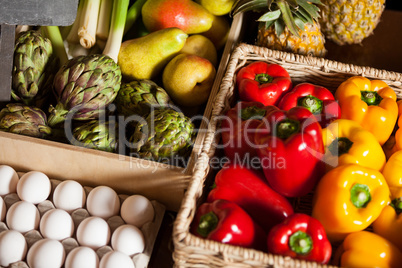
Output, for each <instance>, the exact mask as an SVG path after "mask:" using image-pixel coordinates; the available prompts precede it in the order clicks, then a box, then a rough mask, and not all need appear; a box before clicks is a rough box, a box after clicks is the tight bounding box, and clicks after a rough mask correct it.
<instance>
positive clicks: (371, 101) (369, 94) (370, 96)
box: [361, 91, 382, 106]
mask: <svg viewBox="0 0 402 268" xmlns="http://www.w3.org/2000/svg"><path fill="white" fill-rule="evenodd" d="M361 99H362V101H364V102H365V103H367V105H369V106H371V105H374V106H377V105H378V104H380V102H381V101H382V97H381V96H380V95H379V94H378V93H377V92H375V91H361Z"/></svg>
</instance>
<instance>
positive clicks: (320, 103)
mask: <svg viewBox="0 0 402 268" xmlns="http://www.w3.org/2000/svg"><path fill="white" fill-rule="evenodd" d="M296 106H302V107H305V108H307V109H309V110H310V112H311V113H313V114H314V116H315V117H316V118H317V121H318V122H320V125H321V127H323V128H325V127H326V126H327V125H328V124H329V123H331V122H332V121H333V120H335V119H338V118H340V117H341V107H340V106H339V104H338V102H337V101H336V100H335V97H334V95H333V94H332V93H331V91H329V90H328V89H327V88H325V87H322V86H317V85H313V84H310V83H301V84H298V85H296V86H295V87H294V88H293V89H292V90H291V91H289V92H288V93H286V94H285V95H284V96H283V97H282V98H281V100H280V102H279V104H278V107H279V109H282V110H285V111H287V110H289V109H291V108H293V107H296Z"/></svg>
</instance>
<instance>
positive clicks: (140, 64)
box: [117, 27, 188, 81]
mask: <svg viewBox="0 0 402 268" xmlns="http://www.w3.org/2000/svg"><path fill="white" fill-rule="evenodd" d="M187 37H188V35H187V34H186V33H185V32H184V31H183V30H181V29H179V28H175V27H173V28H167V29H162V30H158V31H155V32H152V33H149V34H147V35H145V36H142V37H138V38H134V39H130V40H127V41H124V42H123V43H122V44H121V48H120V52H119V56H118V62H117V63H118V64H119V66H120V68H121V73H122V75H123V78H124V79H125V80H128V81H131V80H139V79H151V80H152V79H155V78H156V77H158V75H160V74H161V73H162V70H163V68H164V67H165V65H166V64H167V63H168V62H169V61H170V60H171V59H172V58H173V57H174V56H176V55H177V54H178V53H179V52H180V50H181V49H182V48H183V46H184V44H185V43H186V40H187Z"/></svg>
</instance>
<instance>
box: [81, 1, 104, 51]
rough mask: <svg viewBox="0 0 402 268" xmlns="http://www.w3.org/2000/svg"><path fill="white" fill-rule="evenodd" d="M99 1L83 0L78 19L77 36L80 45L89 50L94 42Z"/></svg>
mask: <svg viewBox="0 0 402 268" xmlns="http://www.w3.org/2000/svg"><path fill="white" fill-rule="evenodd" d="M99 8H100V0H85V1H84V6H83V10H82V16H81V18H80V23H79V25H80V26H79V28H78V36H79V37H80V44H81V46H83V47H84V48H91V47H93V46H94V45H95V42H96V27H97V25H98V15H99Z"/></svg>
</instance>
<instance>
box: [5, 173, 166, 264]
mask: <svg viewBox="0 0 402 268" xmlns="http://www.w3.org/2000/svg"><path fill="white" fill-rule="evenodd" d="M21 175H22V173H19V176H20V177H21ZM50 182H51V186H52V190H51V192H50V195H49V197H48V199H47V200H45V201H43V202H41V203H39V204H37V205H36V207H37V208H38V210H39V214H40V217H41V218H42V216H43V215H44V214H45V213H46V212H47V211H48V210H50V209H54V208H55V206H54V204H53V202H52V196H53V191H54V189H55V188H56V186H57V185H58V184H59V183H60V182H61V180H56V179H50ZM83 187H84V190H85V194H86V196H88V194H89V192H90V191H91V190H92V189H93V187H89V186H83ZM118 196H119V199H120V204H122V203H123V201H124V200H125V199H126V198H127V197H129V195H126V194H119V193H118ZM3 200H4V203H5V205H6V210H7V211H8V209H9V208H10V207H11V205H12V204H14V203H16V202H18V201H20V198H19V197H18V195H17V193H10V194H7V195H5V196H3ZM150 201H151V204H152V206H153V208H154V211H155V216H154V219H153V221H151V222H148V223H145V224H144V225H143V226H142V227H141V228H140V230H141V231H142V233H143V235H144V240H145V248H144V251H143V252H142V253H137V254H134V255H133V256H132V261H133V263H134V266H135V267H136V268H145V267H147V266H148V263H149V261H150V258H151V255H152V251H153V247H154V244H155V241H156V238H157V235H158V232H159V229H160V227H161V224H162V220H163V217H164V214H165V206H164V205H162V204H161V203H159V202H158V201H155V200H150ZM70 215H71V218H72V219H73V222H74V233H73V235H72V236H71V237H69V238H66V239H64V240H61V241H60V242H61V243H62V245H63V247H64V251H65V256H66V257H67V255H68V253H69V252H70V251H71V250H73V249H74V248H76V247H78V246H79V243H78V241H77V239H76V230H77V227H78V225H79V224H80V223H81V222H82V221H83V220H84V219H86V218H88V217H90V216H91V215H90V213H89V212H88V210H87V209H86V207H85V206H84V207H83V208H79V209H76V210H74V211H73V212H71V214H70ZM106 222H107V223H108V225H109V228H110V233H111V235H112V234H113V232H114V230H116V229H117V228H118V227H119V226H121V225H123V224H125V222H124V220H123V219H122V218H121V216H120V215H116V216H112V217H110V218H109V219H107V220H106ZM6 230H9V228H8V227H7V224H6V223H5V222H0V233H1V232H3V231H6ZM23 235H24V237H25V239H26V242H27V246H28V250H27V252H28V251H29V249H30V247H31V246H32V245H33V244H34V243H35V242H37V241H39V240H41V239H43V236H42V235H41V233H40V232H39V230H31V231H29V232H27V233H25V234H23ZM110 251H113V249H112V247H111V242H109V243H108V244H107V245H105V246H102V247H100V248H98V249H97V250H95V252H96V254H97V255H98V257H99V261H100V260H101V258H102V257H103V256H104V255H105V254H106V253H108V252H110ZM17 267H18V268H29V266H28V264H27V263H26V261H25V260H23V261H19V262H15V263H12V264H10V265H9V266H8V268H17ZM0 268H6V267H2V266H0Z"/></svg>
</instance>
